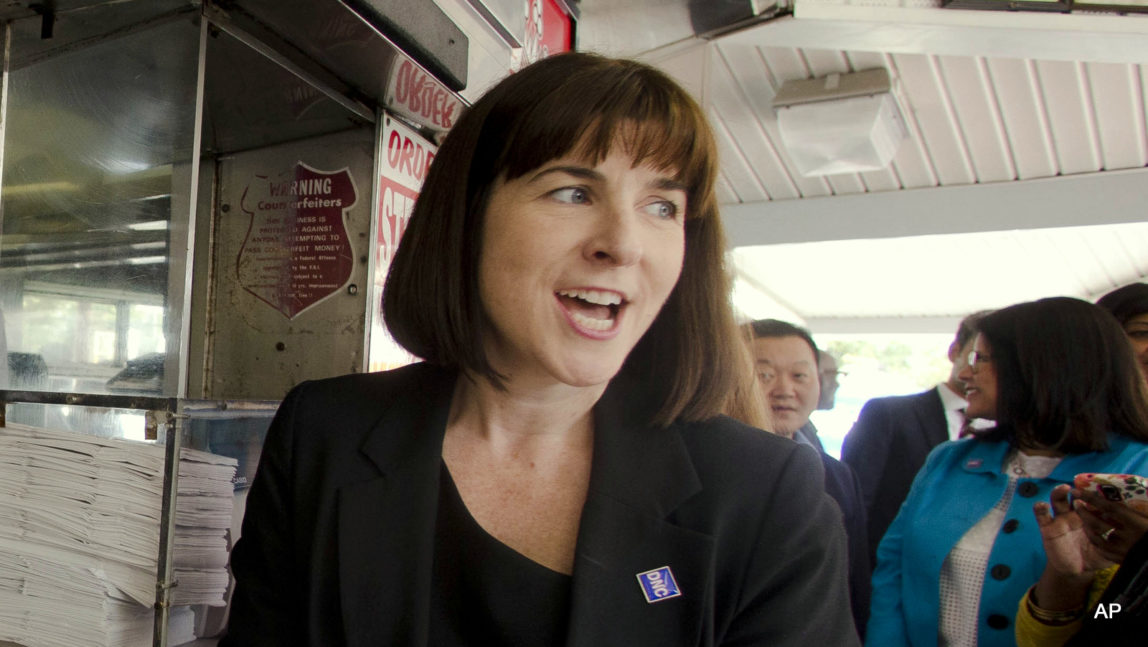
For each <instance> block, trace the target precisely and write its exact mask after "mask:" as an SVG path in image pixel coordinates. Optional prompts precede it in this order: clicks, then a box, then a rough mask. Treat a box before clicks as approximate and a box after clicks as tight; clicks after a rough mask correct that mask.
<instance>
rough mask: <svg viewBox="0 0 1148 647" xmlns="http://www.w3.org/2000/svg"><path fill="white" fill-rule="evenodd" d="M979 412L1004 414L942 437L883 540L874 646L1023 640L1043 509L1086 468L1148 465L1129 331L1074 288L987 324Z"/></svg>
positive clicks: (974, 360) (979, 355)
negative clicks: (1018, 627)
mask: <svg viewBox="0 0 1148 647" xmlns="http://www.w3.org/2000/svg"><path fill="white" fill-rule="evenodd" d="M977 328H978V334H977V336H976V338H975V339H974V342H973V350H972V352H971V353H970V355H969V359H968V364H969V365H968V366H967V367H966V368H965V369H963V370H962V371H961V372H960V374H959V375H958V377H959V378H960V379H961V380H962V381H963V382H964V383H965V384H966V386H967V392H966V399H967V400H968V407H967V408H966V415H968V416H970V417H974V418H985V419H989V420H995V421H996V423H997V424H996V426H995V427H993V428H990V429H985V430H981V431H977V432H974V436H973V437H971V438H964V439H961V440H958V441H953V442H948V443H943V444H941V445H939V446H937V447H936V448H935V449H934V450H933V451H932V453H931V454H930V455H929V458H928V459H927V460H926V462H925V466H924V467H923V468H922V469H921V471H920V472H919V473H918V474H917V477H916V479H915V480H914V481H913V486H912V488H911V490H910V492H909V496H908V498H907V499H906V501H905V503H904V505H903V506H902V507H901V511H900V513H898V515H897V517H896V519H895V520H894V521H893V524H892V525H891V526H890V527H889V530H888V532H886V534H885V537H884V538H883V539H882V540H881V544H880V546H879V547H878V549H877V568H876V571H875V572H874V575H873V598H872V600H873V601H872V614H871V615H870V619H869V627H868V633H867V635H866V644H870V645H882V646H884V645H926V644H929V645H936V644H938V643H939V644H946V645H980V646H987V647H993V646H996V645H1015V644H1016V637H1015V627H1014V617H1015V615H1016V609H1017V604H1018V602H1019V601H1020V600H1021V598H1022V597H1023V596H1024V595H1025V592H1026V590H1027V589H1028V588H1029V587H1030V586H1031V585H1032V583H1033V582H1035V581H1036V580H1037V578H1038V577H1039V576H1040V575H1041V572H1042V570H1043V569H1044V565H1045V554H1044V551H1043V550H1042V549H1041V532H1040V526H1039V524H1038V523H1037V520H1036V519H1034V518H1033V515H1032V513H1031V512H1030V510H1031V509H1032V507H1033V504H1034V503H1035V502H1037V501H1047V500H1049V495H1050V492H1051V491H1052V490H1053V489H1054V488H1055V487H1057V486H1059V485H1062V484H1071V483H1072V482H1073V479H1074V477H1075V476H1076V475H1077V474H1080V473H1092V472H1110V473H1123V474H1145V473H1148V404H1146V400H1145V397H1144V382H1143V381H1142V380H1141V379H1140V374H1139V371H1138V370H1137V368H1136V363H1135V360H1134V358H1133V356H1132V352H1131V349H1130V348H1129V345H1128V340H1127V339H1126V338H1125V336H1124V333H1123V331H1122V330H1121V329H1120V326H1118V325H1117V323H1116V322H1115V321H1114V320H1113V319H1112V317H1111V316H1110V315H1109V314H1108V313H1107V312H1105V311H1104V310H1102V309H1101V308H1099V307H1097V306H1095V305H1092V304H1090V303H1087V302H1085V301H1081V300H1079V299H1071V298H1064V297H1057V298H1049V299H1041V300H1039V301H1033V302H1029V303H1021V304H1017V305H1014V306H1010V307H1008V308H1004V309H1001V310H997V311H996V312H993V313H991V314H989V315H987V316H986V317H985V318H984V319H982V320H981V321H980V322H979V323H978V325H977Z"/></svg>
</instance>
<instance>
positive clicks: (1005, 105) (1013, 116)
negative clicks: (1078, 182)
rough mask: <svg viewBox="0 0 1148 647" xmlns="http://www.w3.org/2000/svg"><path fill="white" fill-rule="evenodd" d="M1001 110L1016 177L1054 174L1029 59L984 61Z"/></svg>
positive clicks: (1048, 136) (1041, 104)
mask: <svg viewBox="0 0 1148 647" xmlns="http://www.w3.org/2000/svg"><path fill="white" fill-rule="evenodd" d="M986 64H987V66H988V72H989V76H990V77H991V78H992V87H993V89H994V91H995V92H996V96H997V107H998V108H999V110H1000V112H1001V121H1002V127H1003V128H1004V132H1005V135H1006V137H1007V139H1008V146H1009V150H1010V151H1011V153H1012V157H1013V162H1014V164H1015V165H1016V177H1017V179H1020V180H1027V179H1032V178H1037V177H1051V176H1053V175H1056V171H1057V163H1056V155H1055V153H1054V147H1053V143H1052V133H1051V132H1050V131H1049V128H1048V119H1047V117H1046V116H1045V110H1044V101H1043V98H1042V96H1041V93H1040V87H1039V85H1038V83H1037V79H1036V69H1035V66H1034V65H1033V62H1032V61H1030V60H1023V59H1017V58H997V59H989V60H987V61H986Z"/></svg>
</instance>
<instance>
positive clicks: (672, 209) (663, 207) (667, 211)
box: [646, 200, 678, 220]
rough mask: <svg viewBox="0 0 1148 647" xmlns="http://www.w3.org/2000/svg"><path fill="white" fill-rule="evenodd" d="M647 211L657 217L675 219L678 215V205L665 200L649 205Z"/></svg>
mask: <svg viewBox="0 0 1148 647" xmlns="http://www.w3.org/2000/svg"><path fill="white" fill-rule="evenodd" d="M646 212H647V213H649V214H650V215H652V216H654V217H657V218H662V219H665V220H673V219H674V218H677V217H678V205H676V204H674V203H673V202H668V201H665V200H663V201H659V202H654V203H652V204H650V205H648V206H647V207H646Z"/></svg>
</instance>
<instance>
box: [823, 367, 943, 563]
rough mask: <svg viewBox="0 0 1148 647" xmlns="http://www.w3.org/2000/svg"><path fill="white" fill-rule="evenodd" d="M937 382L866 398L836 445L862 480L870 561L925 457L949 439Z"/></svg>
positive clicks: (873, 558)
mask: <svg viewBox="0 0 1148 647" xmlns="http://www.w3.org/2000/svg"><path fill="white" fill-rule="evenodd" d="M937 388H941V387H937ZM937 388H933V389H929V390H928V391H924V392H922V393H917V394H915V395H899V396H892V397H887V398H874V399H872V400H870V401H868V402H866V403H865V406H864V407H862V408H861V413H860V415H858V416H857V422H855V423H854V424H853V429H851V430H850V431H849V434H848V435H847V436H846V437H845V442H844V443H843V444H842V446H841V460H842V462H844V463H845V464H846V465H848V466H849V467H852V468H853V471H854V472H855V473H856V474H857V478H858V479H860V481H861V493H862V494H863V495H864V497H865V511H866V514H867V515H868V518H869V555H870V559H871V562H872V563H873V564H876V563H877V545H878V544H880V543H881V538H882V537H884V536H885V531H886V530H888V528H889V524H891V523H893V519H894V518H895V517H896V516H897V512H898V511H899V510H900V509H901V504H902V503H904V501H905V497H907V496H908V495H909V486H910V485H912V484H913V477H915V476H916V475H917V471H918V470H920V469H921V466H922V465H924V464H925V457H926V456H928V455H929V452H930V451H932V449H933V448H934V447H936V446H937V445H939V444H941V443H943V442H945V441H946V440H948V439H949V422H948V420H947V419H946V418H945V407H944V404H943V403H942V402H941V395H940V394H939V393H937Z"/></svg>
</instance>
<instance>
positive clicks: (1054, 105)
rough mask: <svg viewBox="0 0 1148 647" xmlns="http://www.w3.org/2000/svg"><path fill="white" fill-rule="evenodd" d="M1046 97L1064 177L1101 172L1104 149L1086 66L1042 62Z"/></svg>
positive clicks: (1039, 69)
mask: <svg viewBox="0 0 1148 647" xmlns="http://www.w3.org/2000/svg"><path fill="white" fill-rule="evenodd" d="M1036 69H1037V73H1038V76H1039V79H1040V86H1041V90H1042V92H1043V96H1044V105H1045V112H1046V114H1047V115H1048V122H1049V127H1050V128H1051V129H1052V138H1053V141H1054V142H1055V144H1056V159H1057V164H1058V166H1059V167H1060V172H1061V173H1064V174H1071V173H1087V172H1090V171H1099V170H1100V169H1101V168H1103V166H1102V165H1101V162H1100V145H1099V141H1098V137H1097V128H1096V122H1095V120H1094V118H1093V112H1092V101H1091V99H1090V98H1089V96H1088V94H1087V87H1088V85H1087V81H1086V80H1085V79H1084V65H1083V64H1082V63H1077V62H1065V61H1038V62H1037V64H1036Z"/></svg>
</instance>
